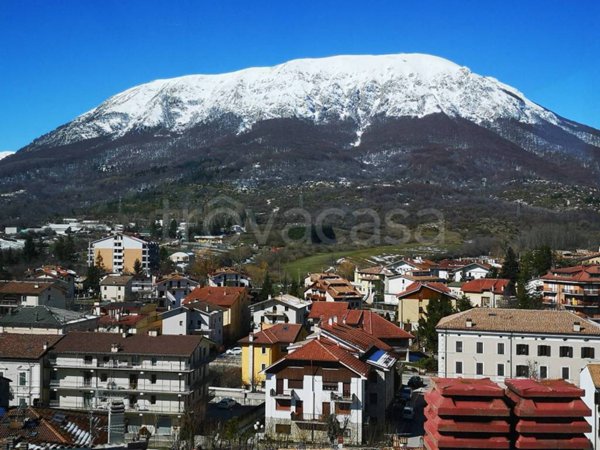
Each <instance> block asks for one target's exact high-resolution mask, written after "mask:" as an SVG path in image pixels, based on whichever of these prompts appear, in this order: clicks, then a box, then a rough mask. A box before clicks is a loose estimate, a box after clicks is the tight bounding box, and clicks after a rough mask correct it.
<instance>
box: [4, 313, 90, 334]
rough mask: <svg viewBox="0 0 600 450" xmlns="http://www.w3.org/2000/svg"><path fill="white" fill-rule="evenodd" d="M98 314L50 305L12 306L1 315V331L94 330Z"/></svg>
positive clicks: (54, 331)
mask: <svg viewBox="0 0 600 450" xmlns="http://www.w3.org/2000/svg"><path fill="white" fill-rule="evenodd" d="M98 319H99V317H98V316H95V315H92V314H87V313H84V312H78V311H71V310H69V309H62V308H52V307H50V306H22V307H19V308H12V309H11V310H10V313H9V314H6V315H4V316H3V317H0V333H21V334H65V333H68V332H69V331H94V330H95V329H96V327H97V326H98Z"/></svg>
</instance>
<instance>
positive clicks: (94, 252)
mask: <svg viewBox="0 0 600 450" xmlns="http://www.w3.org/2000/svg"><path fill="white" fill-rule="evenodd" d="M136 260H139V261H140V263H141V265H142V269H143V270H144V271H145V272H146V273H148V272H150V270H152V269H154V268H156V267H158V263H159V255H158V244H157V243H155V242H148V241H145V240H143V239H140V238H138V237H135V236H128V235H126V234H116V235H114V236H109V237H106V238H103V239H99V240H97V241H93V242H90V245H89V248H88V265H89V266H92V265H94V264H97V263H98V262H100V261H101V262H102V265H103V266H104V268H105V269H106V270H108V271H109V272H115V273H134V267H135V262H136Z"/></svg>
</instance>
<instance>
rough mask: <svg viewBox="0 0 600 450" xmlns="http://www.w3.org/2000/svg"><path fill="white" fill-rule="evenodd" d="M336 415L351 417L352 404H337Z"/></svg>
mask: <svg viewBox="0 0 600 450" xmlns="http://www.w3.org/2000/svg"><path fill="white" fill-rule="evenodd" d="M335 413H336V414H340V415H342V416H349V415H350V403H336V404H335Z"/></svg>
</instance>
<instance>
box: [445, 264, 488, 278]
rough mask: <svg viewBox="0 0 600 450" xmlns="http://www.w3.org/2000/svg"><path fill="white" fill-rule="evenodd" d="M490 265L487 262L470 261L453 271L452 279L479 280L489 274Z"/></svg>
mask: <svg viewBox="0 0 600 450" xmlns="http://www.w3.org/2000/svg"><path fill="white" fill-rule="evenodd" d="M491 270H492V267H491V266H490V265H489V264H483V263H479V262H472V263H469V264H466V265H465V266H463V267H461V268H460V269H458V270H456V271H455V272H454V277H453V278H454V281H467V280H480V279H482V278H485V277H487V276H488V275H489V274H490V271H491Z"/></svg>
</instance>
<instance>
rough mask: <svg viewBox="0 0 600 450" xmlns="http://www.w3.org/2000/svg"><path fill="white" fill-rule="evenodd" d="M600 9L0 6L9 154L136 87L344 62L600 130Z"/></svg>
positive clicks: (1, 111)
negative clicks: (504, 87) (291, 63)
mask: <svg viewBox="0 0 600 450" xmlns="http://www.w3.org/2000/svg"><path fill="white" fill-rule="evenodd" d="M598 23H600V2H599V1H597V0H577V1H569V0H563V1H555V0H538V1H534V0H531V1H527V0H521V1H512V0H503V1H484V0H481V1H468V0H463V1H452V0H446V1H441V0H440V1H426V0H410V1H409V0H389V1H383V0H381V1H379V0H369V1H352V0H345V1H327V0H321V1H313V2H308V1H306V2H305V1H300V0H296V1H292V0H289V1H285V0H280V1H277V0H271V1H261V0H248V1H245V2H241V1H233V0H232V1H226V0H220V1H219V0H212V1H200V0H188V1H184V0H181V1H178V0H169V1H158V0H143V1H136V0H101V1H100V0H96V1H92V0H89V1H88V0H2V1H1V2H0V151H1V150H16V149H18V148H20V147H22V146H24V145H26V144H28V143H29V142H30V141H31V140H32V139H34V138H35V137H38V136H40V135H41V134H43V133H46V132H48V131H51V130H52V129H54V128H56V127H57V126H59V125H61V124H63V123H66V122H68V121H69V120H71V119H73V118H74V117H75V116H77V115H79V114H81V113H83V112H85V111H87V110H89V109H91V108H93V107H94V106H96V105H97V104H99V103H100V102H102V101H103V100H105V99H106V98H107V97H109V96H111V95H113V94H116V93H118V92H120V91H122V90H124V89H127V88H129V87H131V86H134V85H136V84H139V83H143V82H146V81H150V80H153V79H157V78H168V77H175V76H179V75H186V74H191V73H219V72H227V71H232V70H236V69H241V68H245V67H249V66H261V65H273V64H277V63H281V62H284V61H287V60H289V59H294V58H300V57H319V56H330V55H337V54H363V53H365V54H367V53H368V54H383V53H401V52H420V53H431V54H435V55H438V56H442V57H445V58H448V59H451V60H453V61H455V62H457V63H459V64H462V65H466V66H468V67H470V68H471V69H472V70H473V71H474V72H477V73H480V74H483V75H490V76H494V77H495V78H498V79H499V80H501V81H503V82H505V83H508V84H510V85H513V86H515V87H516V88H518V89H519V90H521V91H522V92H523V93H524V94H525V95H526V96H527V97H529V98H530V99H531V100H533V101H535V102H537V103H539V104H541V105H543V106H545V107H547V108H550V109H552V110H553V111H555V112H557V113H558V114H560V115H563V116H565V117H568V118H570V119H573V120H577V121H580V122H583V123H585V124H588V125H591V126H594V127H596V128H600V32H599V31H598V29H599V28H598Z"/></svg>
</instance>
